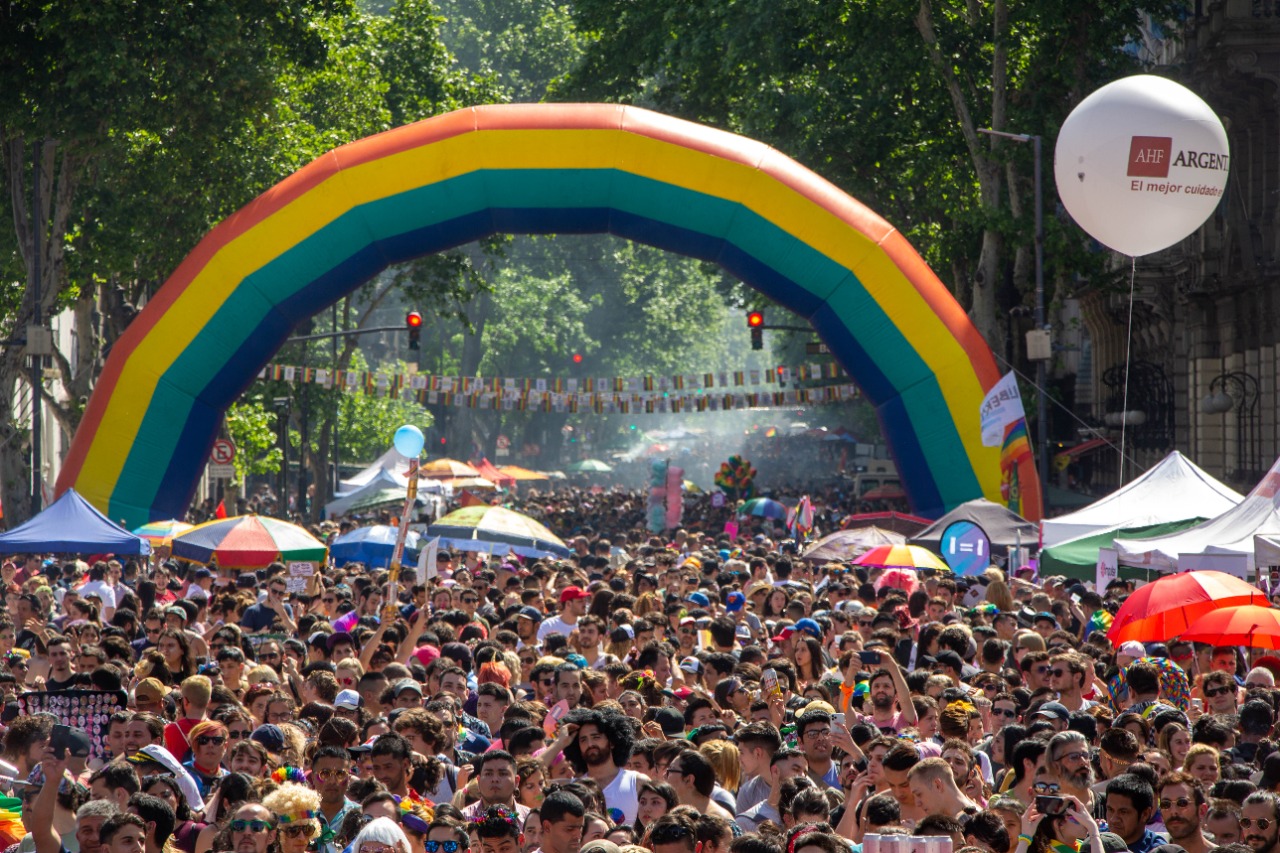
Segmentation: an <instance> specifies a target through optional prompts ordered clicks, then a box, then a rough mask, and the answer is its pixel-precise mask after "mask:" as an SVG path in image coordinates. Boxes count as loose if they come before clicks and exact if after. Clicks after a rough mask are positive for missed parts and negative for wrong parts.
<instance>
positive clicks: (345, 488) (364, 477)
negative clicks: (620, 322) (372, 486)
mask: <svg viewBox="0 0 1280 853" xmlns="http://www.w3.org/2000/svg"><path fill="white" fill-rule="evenodd" d="M408 471H409V457H407V456H401V455H400V451H398V450H396V449H395V448H394V447H392V448H390V449H389V450H387V452H386V453H384V454H382V455H381V456H379V457H378V458H377V459H375V460H374V461H373V464H371V465H370V466H369V467H368V468H365V469H364V470H363V471H360V472H359V473H357V474H353V475H352V476H351V477H350V478H349V479H346V480H340V481H339V482H338V492H337V493H338V496H339V497H341V496H343V495H349V494H351V493H352V492H354V491H355V490H356V489H359V488H361V487H363V486H367V485H369V483H370V482H372V481H373V480H374V479H376V478H383V476H384V475H385V474H394V475H397V476H398V482H399V484H400V485H401V486H406V485H408V483H409V480H408V479H407V478H406V476H405V475H406V474H407V473H408ZM392 482H395V481H394V480H393V481H392Z"/></svg>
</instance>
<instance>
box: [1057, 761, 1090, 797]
mask: <svg viewBox="0 0 1280 853" xmlns="http://www.w3.org/2000/svg"><path fill="white" fill-rule="evenodd" d="M1064 779H1065V781H1066V782H1067V784H1068V785H1071V786H1072V787H1073V788H1075V789H1076V790H1080V791H1083V790H1084V789H1086V788H1088V787H1089V786H1090V785H1092V784H1093V768H1092V767H1089V766H1087V765H1086V766H1085V767H1082V768H1081V769H1080V770H1078V771H1077V772H1075V773H1068V774H1066V776H1065V777H1064Z"/></svg>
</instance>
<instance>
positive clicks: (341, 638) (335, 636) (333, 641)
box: [326, 631, 356, 651]
mask: <svg viewBox="0 0 1280 853" xmlns="http://www.w3.org/2000/svg"><path fill="white" fill-rule="evenodd" d="M338 643H346V644H347V645H349V646H351V647H353V648H354V647H355V644H356V640H355V638H354V637H352V636H351V635H350V634H349V633H347V632H346V631H335V632H334V633H332V634H330V635H329V639H328V641H327V642H326V645H327V646H328V647H329V651H333V650H334V648H336V647H337V645H338Z"/></svg>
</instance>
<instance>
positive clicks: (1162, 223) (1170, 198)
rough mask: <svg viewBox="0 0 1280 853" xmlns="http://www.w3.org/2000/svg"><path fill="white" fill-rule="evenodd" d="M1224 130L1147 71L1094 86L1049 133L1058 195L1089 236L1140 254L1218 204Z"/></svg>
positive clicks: (1223, 178) (1190, 98)
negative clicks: (1054, 138)
mask: <svg viewBox="0 0 1280 853" xmlns="http://www.w3.org/2000/svg"><path fill="white" fill-rule="evenodd" d="M1230 162H1231V158H1230V152H1229V149H1228V145H1227V132H1226V130H1225V129H1224V128H1223V126H1222V122H1221V121H1220V120H1219V119H1218V116H1217V115H1216V114H1215V113H1214V112H1213V110H1212V109H1210V108H1209V105H1208V104H1206V103H1205V102H1204V101H1202V100H1201V99H1200V98H1199V97H1198V96H1197V95H1196V94H1195V93H1194V92H1192V91H1191V90H1190V89H1188V88H1186V87H1185V86H1181V85H1179V84H1177V83H1175V82H1173V81H1172V80H1166V79H1165V78H1163V77H1156V76H1153V75H1149V74H1139V75H1136V76H1133V77H1126V78H1124V79H1123V80H1117V81H1116V82H1114V83H1109V84H1107V85H1106V86H1103V87H1102V88H1101V89H1099V90H1098V91H1096V92H1094V93H1093V94H1091V95H1089V97H1087V98H1085V99H1084V100H1083V101H1081V102H1080V105H1079V106H1077V107H1076V108H1075V109H1074V110H1072V111H1071V115H1069V116H1067V120H1066V122H1064V123H1063V125H1062V130H1061V132H1059V134H1058V145H1057V148H1056V149H1055V151H1054V162H1053V173H1054V179H1055V180H1056V181H1057V184H1058V196H1059V197H1060V198H1061V199H1062V203H1063V204H1064V205H1065V206H1066V208H1067V211H1068V212H1069V213H1070V214H1071V216H1072V218H1073V219H1075V221H1076V222H1077V223H1078V224H1079V225H1080V227H1081V228H1083V229H1084V230H1085V231H1087V232H1088V233H1089V235H1090V236H1092V237H1093V238H1094V239H1096V240H1098V241H1099V242H1100V243H1102V244H1103V245H1105V246H1108V247H1110V248H1112V249H1114V250H1116V251H1117V252H1122V253H1124V254H1126V255H1133V256H1135V257H1136V256H1138V255H1146V254H1150V253H1151V252H1158V251H1160V250H1161V249H1166V248H1168V247H1169V246H1172V245H1173V244H1174V243H1177V242H1178V241H1179V240H1181V239H1183V238H1184V237H1186V236H1188V235H1189V234H1191V233H1192V232H1194V231H1195V230H1196V229H1197V228H1199V227H1200V226H1201V225H1202V224H1204V221H1205V220H1206V219H1208V218H1209V216H1210V214H1212V213H1213V211H1214V209H1215V208H1216V207H1217V206H1218V202H1219V201H1220V200H1221V199H1222V195H1223V192H1224V190H1225V188H1226V186H1227V175H1228V169H1229V166H1230Z"/></svg>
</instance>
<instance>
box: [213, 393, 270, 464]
mask: <svg viewBox="0 0 1280 853" xmlns="http://www.w3.org/2000/svg"><path fill="white" fill-rule="evenodd" d="M275 420H276V415H275V413H274V412H269V411H267V407H266V405H265V404H264V403H263V397H262V395H261V394H254V395H245V396H244V397H241V398H240V402H238V403H232V404H231V406H230V408H228V409H227V416H226V420H225V425H226V431H227V437H228V438H230V439H231V441H232V442H233V443H234V444H235V446H236V458H235V460H234V463H233V464H234V465H235V468H236V476H235V482H234V483H233V485H235V486H243V485H244V484H245V481H246V479H247V478H248V477H252V476H257V475H262V474H274V473H276V472H278V471H279V470H280V463H281V461H282V460H283V454H282V453H281V451H280V448H279V447H278V446H277V443H276V423H275Z"/></svg>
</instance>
